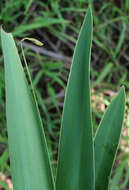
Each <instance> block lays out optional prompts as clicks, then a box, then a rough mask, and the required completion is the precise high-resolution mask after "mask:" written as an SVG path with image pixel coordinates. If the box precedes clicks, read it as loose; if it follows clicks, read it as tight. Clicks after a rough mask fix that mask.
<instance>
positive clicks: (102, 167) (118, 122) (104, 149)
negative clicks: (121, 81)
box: [94, 87, 125, 190]
mask: <svg viewBox="0 0 129 190" xmlns="http://www.w3.org/2000/svg"><path fill="white" fill-rule="evenodd" d="M124 108H125V92H124V87H123V88H122V89H121V91H120V92H119V94H118V95H117V96H116V97H115V98H114V99H113V100H112V102H111V104H110V105H109V107H108V109H107V111H106V113H105V115H104V117H103V119H102V121H101V123H100V126H99V128H98V131H97V133H96V136H95V141H94V145H95V190H107V189H108V183H109V178H110V173H111V169H112V165H113V162H114V159H115V155H116V151H117V147H118V144H119V139H120V134H121V129H122V125H123V118H124Z"/></svg>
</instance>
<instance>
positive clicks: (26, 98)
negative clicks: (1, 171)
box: [1, 29, 54, 190]
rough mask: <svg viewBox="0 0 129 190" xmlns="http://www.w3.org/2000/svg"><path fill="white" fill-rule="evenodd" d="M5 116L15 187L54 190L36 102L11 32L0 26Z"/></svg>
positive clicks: (17, 189) (26, 189)
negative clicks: (4, 87)
mask: <svg viewBox="0 0 129 190" xmlns="http://www.w3.org/2000/svg"><path fill="white" fill-rule="evenodd" d="M1 38H2V48H3V54H4V63H5V82H6V116H7V128H8V137H9V149H10V159H11V169H12V174H13V184H14V189H15V190H35V189H37V190H41V189H45V190H53V189H54V184H53V178H52V174H51V168H50V163H49V158H48V152H47V146H46V140H45V136H44V132H43V128H42V123H41V119H40V116H39V112H38V108H37V105H36V104H35V101H33V97H32V93H31V92H30V89H29V87H28V84H27V80H26V78H25V74H24V71H23V68H22V65H21V61H20V58H19V55H18V52H17V48H16V46H15V42H14V40H13V37H12V35H11V34H10V33H6V32H4V31H3V30H2V29H1Z"/></svg>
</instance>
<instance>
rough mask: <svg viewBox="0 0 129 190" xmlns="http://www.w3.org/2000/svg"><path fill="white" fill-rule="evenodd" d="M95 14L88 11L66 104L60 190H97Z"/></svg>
mask: <svg viewBox="0 0 129 190" xmlns="http://www.w3.org/2000/svg"><path fill="white" fill-rule="evenodd" d="M91 43H92V13H91V10H90V9H89V10H88V13H87V15H86V17H85V20H84V23H83V25H82V28H81V31H80V35H79V38H78V41H77V45H76V48H75V52H74V58H73V63H72V68H71V73H70V77H69V81H68V87H67V92H66V98H65V103H64V111H63V120H62V130H61V139H60V149H59V160H58V169H57V178H56V189H57V190H66V189H67V190H73V189H74V190H94V157H93V136H92V122H91V106H90V81H89V80H90V69H89V67H90V66H89V63H90V55H91Z"/></svg>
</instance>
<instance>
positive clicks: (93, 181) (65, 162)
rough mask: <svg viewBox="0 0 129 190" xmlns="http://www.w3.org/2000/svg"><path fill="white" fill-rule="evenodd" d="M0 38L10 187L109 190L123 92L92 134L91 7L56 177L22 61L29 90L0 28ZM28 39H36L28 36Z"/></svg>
mask: <svg viewBox="0 0 129 190" xmlns="http://www.w3.org/2000/svg"><path fill="white" fill-rule="evenodd" d="M1 39H2V48H3V54H4V62H5V81H6V83H5V84H6V116H7V127H8V138H9V148H10V159H11V169H12V177H13V184H14V189H35V188H37V189H42V188H45V189H48V190H50V189H53V190H54V189H60V188H61V189H64V190H65V189H69V190H72V189H75V190H78V189H82V190H83V189H85V188H87V189H89V190H95V189H96V190H101V189H105V190H106V189H108V187H109V177H110V173H111V169H112V165H113V161H114V158H115V155H116V151H117V147H118V144H119V138H120V134H121V129H122V125H123V118H124V109H125V93H124V87H123V88H122V89H121V90H120V92H119V94H118V95H117V96H116V97H115V98H114V100H113V101H112V103H111V104H110V106H109V108H108V109H107V111H106V113H105V115H104V117H103V119H102V121H101V123H100V126H99V128H98V130H97V132H96V135H95V137H94V138H93V128H92V118H91V105H90V70H89V64H90V55H91V44H92V13H91V8H89V9H88V11H87V15H86V17H85V20H84V23H83V25H82V29H81V31H80V35H79V38H78V41H77V45H76V48H75V52H74V56H73V63H72V67H71V72H70V77H69V82H68V86H67V93H66V98H65V103H64V111H63V116H62V128H61V140H60V148H59V159H58V164H57V175H56V178H55V180H54V178H53V171H52V169H51V166H50V161H49V154H48V148H47V144H46V138H45V133H44V130H43V126H42V122H41V118H40V113H39V110H38V104H37V101H36V96H35V92H34V89H33V84H32V82H31V78H30V74H29V70H28V67H27V64H26V60H25V65H26V69H27V74H28V77H29V81H30V85H31V89H29V86H28V82H27V80H26V77H25V74H24V70H23V67H22V65H21V62H20V58H19V55H18V52H17V49H16V46H15V43H14V40H13V37H12V35H11V34H10V33H6V32H4V30H3V29H1ZM26 39H27V38H26ZM28 39H29V38H28ZM29 40H31V41H34V42H35V43H36V44H39V45H40V44H41V43H40V42H38V41H37V40H35V39H33V38H30V39H29ZM22 41H23V40H22ZM21 47H22V46H21ZM22 50H23V49H22ZM23 56H24V54H23ZM24 59H25V58H24Z"/></svg>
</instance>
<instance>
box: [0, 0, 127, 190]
mask: <svg viewBox="0 0 129 190" xmlns="http://www.w3.org/2000/svg"><path fill="white" fill-rule="evenodd" d="M87 7H88V2H87V1H86V0H72V1H70V0H46V1H45V0H44V1H42V0H37V1H34V0H29V1H27V0H15V1H14V0H7V1H4V0H1V1H0V23H1V24H2V25H3V27H4V29H6V31H9V32H12V33H13V35H14V37H15V40H16V42H17V46H18V47H19V53H20V54H21V49H20V45H19V41H20V40H21V39H22V38H23V37H34V38H37V39H39V40H40V41H42V42H43V43H44V46H43V47H37V46H35V45H34V44H31V43H30V42H29V41H28V42H27V41H25V42H23V46H24V50H25V55H26V58H27V60H28V65H29V68H30V71H31V74H32V78H33V85H34V87H35V91H36V95H37V100H38V103H39V108H40V112H41V116H42V120H43V124H44V128H45V132H46V136H47V143H48V146H49V152H50V158H51V163H52V166H53V170H54V171H55V167H56V159H57V150H58V140H59V130H60V122H61V120H60V119H61V113H62V107H63V101H64V92H65V87H66V84H67V79H68V75H69V70H70V64H71V59H72V55H73V50H74V47H75V43H76V39H77V36H78V33H79V29H80V26H81V24H82V21H83V19H84V15H85V13H86V10H87ZM93 17H94V31H93V32H94V36H93V45H92V59H91V87H92V98H91V99H92V109H93V121H94V122H93V125H94V131H96V127H97V124H98V123H99V121H100V118H101V117H102V114H103V112H104V111H105V109H106V107H107V105H108V104H109V103H110V101H111V98H112V97H113V96H114V95H115V93H116V92H117V91H118V90H119V88H120V86H121V85H125V87H126V97H127V102H126V116H125V122H124V128H123V132H122V138H121V142H120V148H119V151H118V154H117V160H116V162H115V164H114V168H113V172H112V179H111V181H110V184H111V187H110V190H126V189H129V108H128V106H129V105H128V104H129V103H128V101H129V93H128V90H129V72H128V69H129V1H128V0H117V1H115V0H109V1H107V0H104V1H100V0H96V1H94V3H93ZM0 54H1V56H0V185H1V187H0V189H2V187H3V188H4V189H9V186H10V189H11V181H10V180H9V179H11V178H10V167H9V154H8V144H7V131H6V120H5V88H4V68H3V56H2V52H1V48H0ZM21 58H22V55H21ZM23 64H24V63H23ZM16 117H17V115H16Z"/></svg>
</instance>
